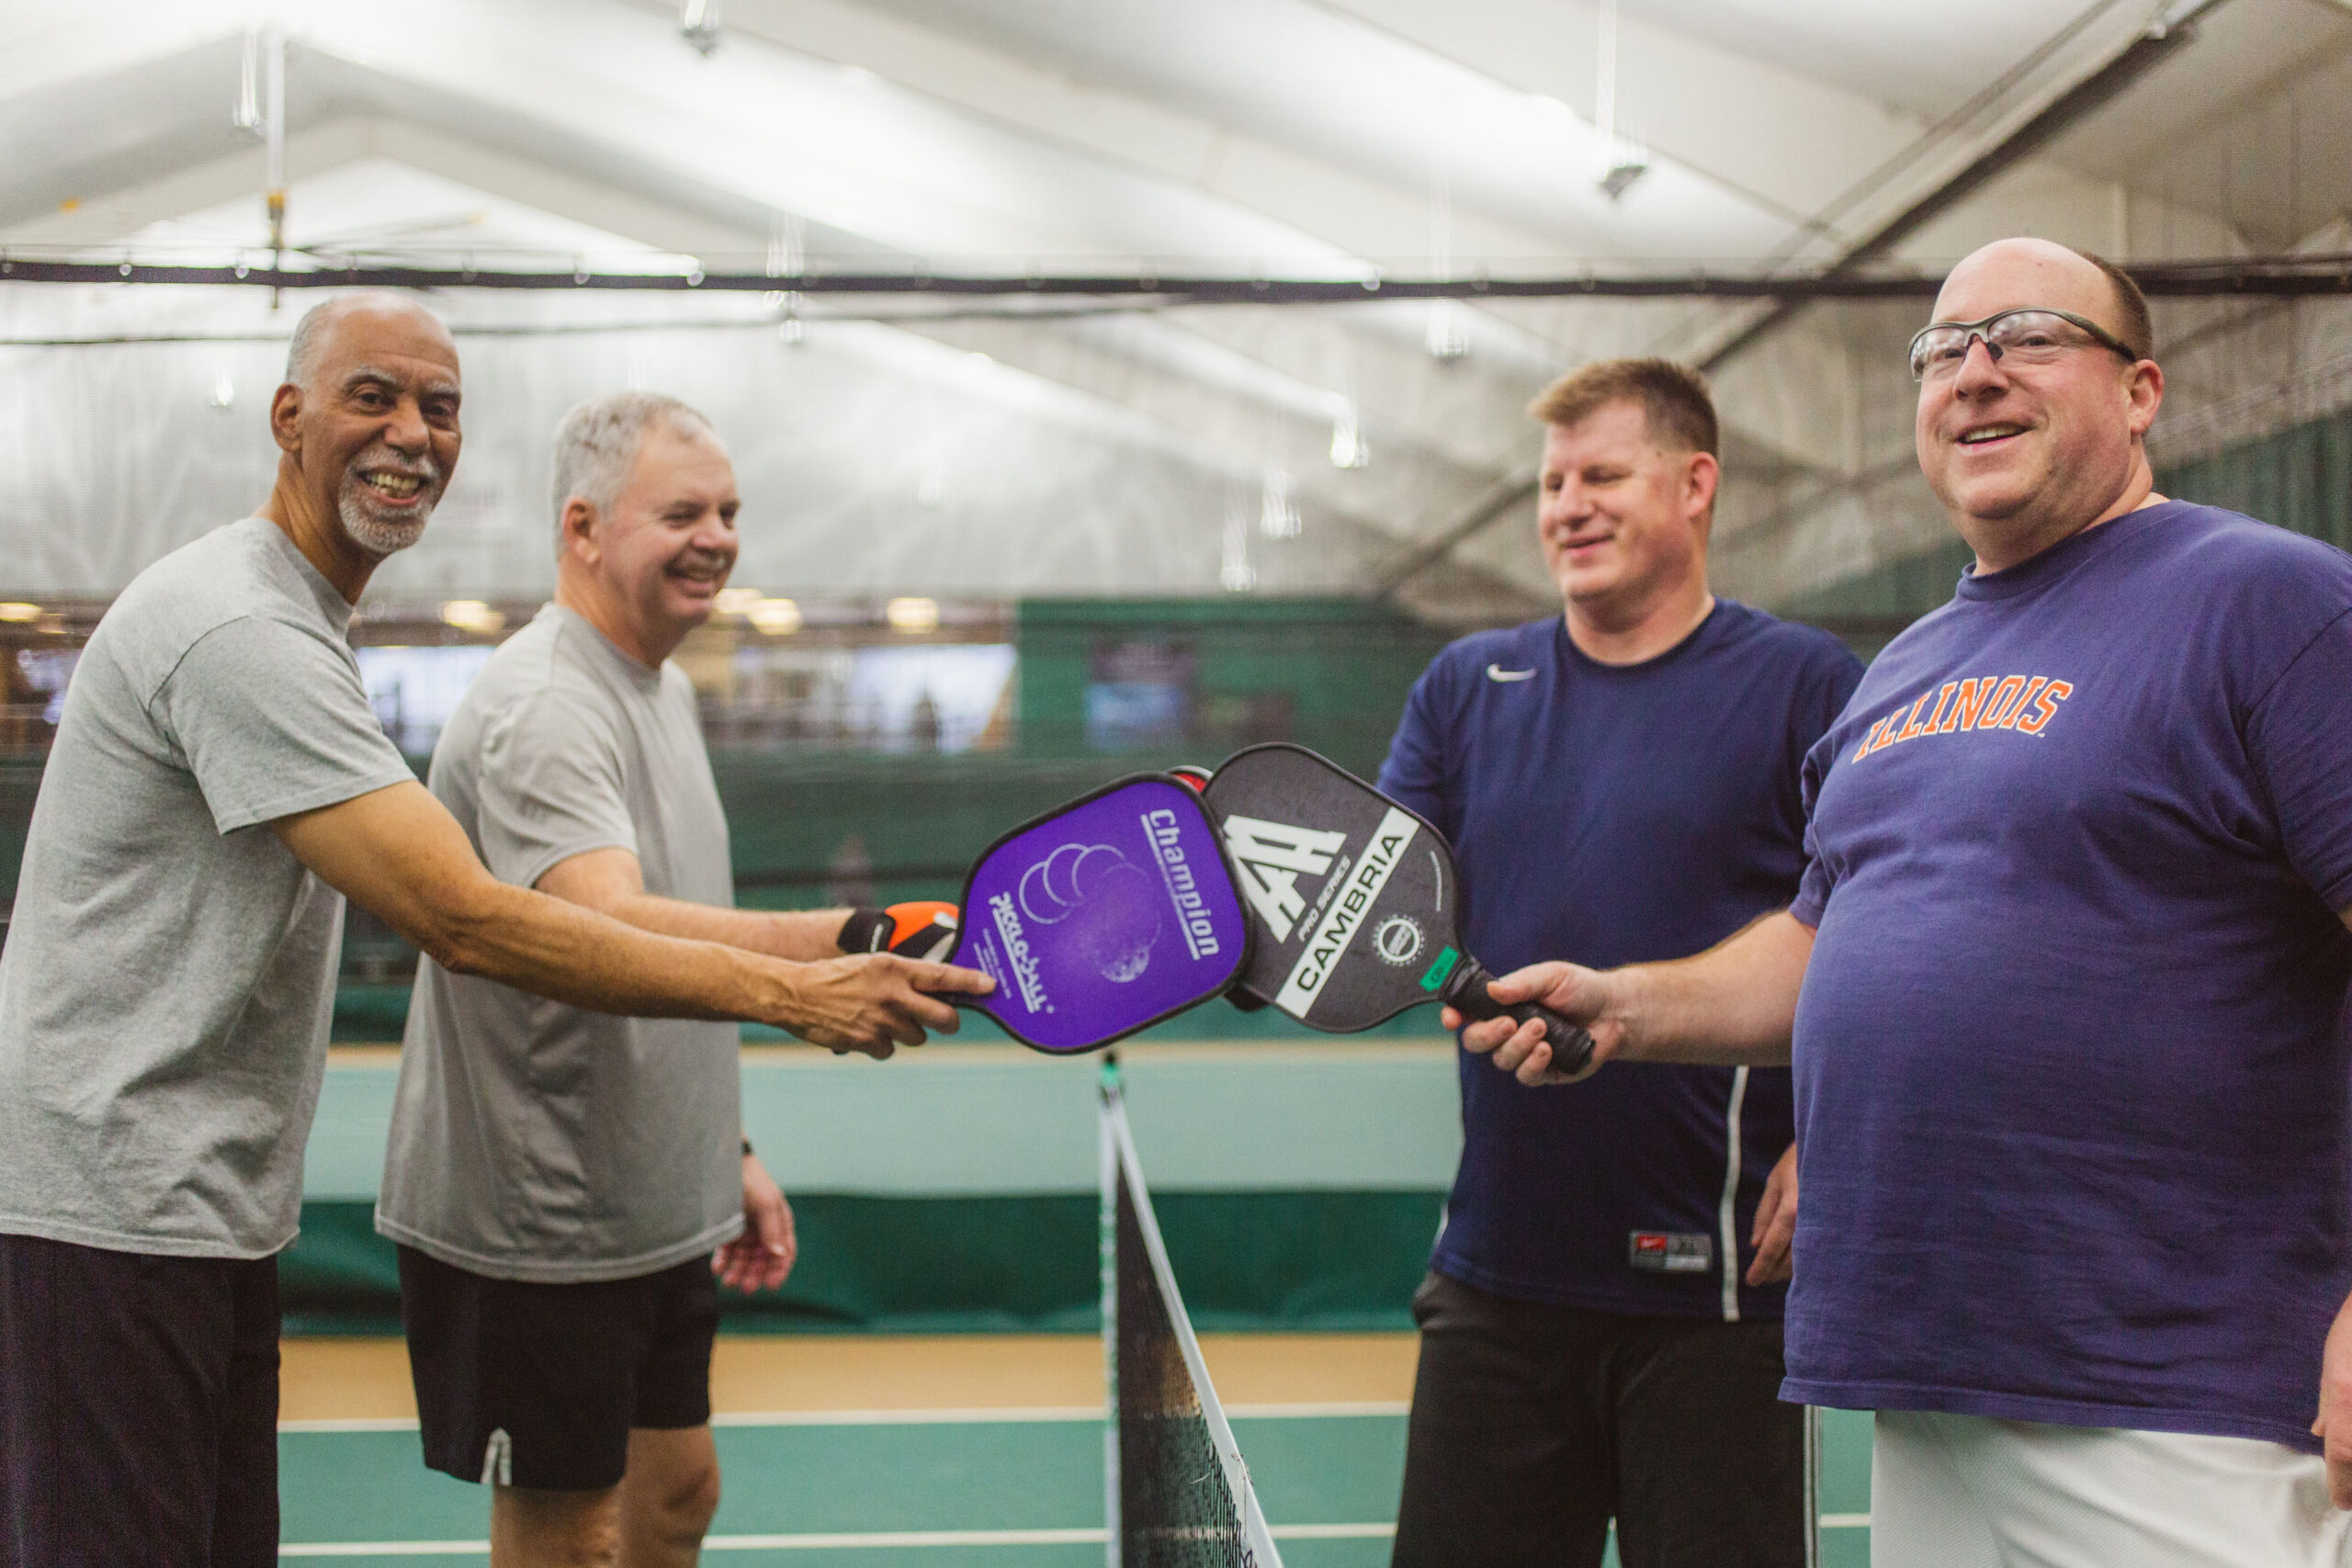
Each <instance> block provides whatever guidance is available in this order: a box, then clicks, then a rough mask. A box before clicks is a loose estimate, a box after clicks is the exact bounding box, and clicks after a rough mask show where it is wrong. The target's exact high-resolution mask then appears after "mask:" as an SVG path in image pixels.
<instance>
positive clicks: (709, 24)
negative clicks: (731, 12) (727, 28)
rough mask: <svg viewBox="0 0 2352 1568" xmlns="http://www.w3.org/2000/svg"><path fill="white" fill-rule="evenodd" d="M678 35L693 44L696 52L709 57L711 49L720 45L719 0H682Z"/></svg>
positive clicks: (679, 9)
mask: <svg viewBox="0 0 2352 1568" xmlns="http://www.w3.org/2000/svg"><path fill="white" fill-rule="evenodd" d="M678 36H679V37H680V38H682V39H685V40H686V42H687V43H688V44H690V45H692V46H693V48H694V51H695V53H696V54H699V55H702V56H703V57H704V58H706V59H707V58H708V57H709V55H710V51H712V50H714V49H717V48H718V0H680V4H679V6H678Z"/></svg>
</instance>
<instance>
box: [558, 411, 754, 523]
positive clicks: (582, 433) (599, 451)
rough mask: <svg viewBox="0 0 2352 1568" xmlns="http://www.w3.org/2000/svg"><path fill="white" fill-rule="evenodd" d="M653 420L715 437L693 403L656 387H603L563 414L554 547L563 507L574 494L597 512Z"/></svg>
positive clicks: (617, 487)
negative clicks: (617, 389)
mask: <svg viewBox="0 0 2352 1568" xmlns="http://www.w3.org/2000/svg"><path fill="white" fill-rule="evenodd" d="M657 424H662V425H667V426H668V427H669V428H670V429H671V430H672V431H673V432H674V433H676V434H679V435H684V436H688V437H694V436H708V437H709V438H710V439H711V440H713V441H716V440H718V432H717V431H716V430H714V429H712V428H711V424H710V421H708V420H707V419H705V418H704V417H703V416H702V414H701V413H700V412H697V411H696V410H695V409H694V408H693V407H692V406H690V405H688V404H686V403H682V402H680V401H679V400H677V399H675V398H673V397H668V396H665V395H663V394H662V393H660V392H607V393H606V394H605V396H603V397H601V398H591V399H589V400H587V401H586V402H584V403H582V404H581V405H580V406H579V407H578V408H575V409H573V410H572V411H571V412H570V413H568V414H565V415H564V416H563V423H561V424H559V425H557V426H556V430H555V483H554V485H553V486H552V487H550V488H551V491H552V494H551V499H552V500H553V501H554V502H555V547H556V553H557V554H559V555H560V554H561V553H562V552H563V509H564V508H565V507H566V506H567V505H569V504H570V503H571V498H572V497H573V496H575V495H576V496H578V497H579V498H580V499H581V500H582V501H584V502H587V503H588V504H589V505H591V506H593V507H594V508H595V509H596V511H597V512H598V513H600V514H601V513H605V512H607V511H609V510H610V509H611V507H612V504H613V501H614V499H615V498H616V497H617V496H618V495H619V494H620V492H621V486H622V485H623V484H624V483H626V482H627V481H628V471H629V469H631V468H635V467H636V466H637V454H638V452H639V449H640V448H641V447H643V446H644V445H645V433H646V432H647V431H649V430H650V429H652V428H653V426H655V425H657Z"/></svg>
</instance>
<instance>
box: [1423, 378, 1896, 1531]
mask: <svg viewBox="0 0 2352 1568" xmlns="http://www.w3.org/2000/svg"><path fill="white" fill-rule="evenodd" d="M1531 412H1532V413H1533V414H1534V415H1535V417H1536V418H1537V419H1538V420H1539V421H1541V422H1542V423H1543V424H1544V426H1545V435H1544V465H1543V478H1542V500H1541V504H1540V507H1539V513H1538V527H1539V531H1540V536H1541V539H1542V544H1543V548H1544V557H1545V558H1546V560H1547V561H1548V562H1549V563H1550V566H1551V568H1552V571H1553V574H1554V578H1555V581H1556V582H1557V584H1558V587H1559V590H1560V595H1561V599H1562V602H1563V605H1564V608H1565V614H1564V615H1554V616H1547V617H1546V618H1545V619H1544V620H1541V621H1536V622H1532V623H1530V624H1529V625H1526V626H1519V627H1515V628H1513V629H1511V630H1510V631H1502V632H1489V633H1484V634H1481V635H1478V636H1476V637H1465V638H1464V639H1463V640H1462V641H1460V642H1457V643H1455V644H1454V645H1453V647H1451V648H1449V649H1446V650H1445V652H1443V653H1442V654H1441V655H1439V657H1438V659H1437V660H1436V662H1435V663H1433V664H1432V665H1431V666H1430V669H1429V671H1428V672H1427V673H1426V674H1424V675H1423V676H1422V677H1421V679H1420V681H1419V682H1417V683H1416V684H1415V686H1414V688H1413V694H1412V698H1411V700H1410V702H1409V703H1408V705H1407V707H1406V710H1405V717H1404V722H1403V724H1402V725H1401V726H1400V727H1399V728H1398V730H1397V739H1396V743H1395V745H1394V746H1393V747H1392V748H1391V750H1390V751H1389V756H1388V761H1387V765H1386V766H1385V767H1384V768H1383V769H1382V770H1381V774H1380V784H1381V787H1382V788H1383V789H1384V790H1385V791H1386V792H1387V793H1388V794H1389V795H1392V796H1394V797H1395V798H1396V799H1397V800H1399V801H1401V802H1403V803H1404V804H1406V805H1408V806H1409V807H1413V808H1414V809H1415V810H1418V811H1419V812H1420V813H1421V814H1422V815H1423V816H1425V817H1427V818H1430V821H1432V822H1434V823H1435V824H1436V825H1437V826H1438V827H1439V828H1440V829H1442V830H1443V831H1444V833H1445V834H1446V836H1447V838H1449V839H1450V840H1453V845H1454V848H1455V851H1456V852H1457V854H1458V856H1459V858H1460V863H1461V870H1462V916H1463V920H1464V926H1463V933H1464V937H1465V939H1466V941H1467V945H1468V946H1469V948H1470V949H1471V950H1472V951H1474V952H1476V953H1478V954H1480V956H1481V957H1482V958H1484V959H1485V960H1486V962H1487V963H1489V964H1495V965H1497V966H1498V967H1500V966H1508V965H1514V964H1524V963H1527V962H1529V961H1531V960H1532V959H1536V958H1540V957H1543V956H1544V955H1547V954H1551V953H1575V954H1577V957H1579V958H1580V959H1582V960H1584V961H1585V962H1587V963H1590V964H1624V963H1634V962H1638V961H1641V960H1645V959H1656V958H1679V957H1681V956H1682V955H1684V954H1686V953H1695V952H1698V951H1699V950H1700V949H1702V948H1704V947H1707V946H1710V945H1712V944H1713V943H1714V942H1720V941H1722V940H1723V939H1724V938H1725V937H1727V936H1729V935H1731V934H1732V933H1733V932H1734V931H1738V930H1739V929H1740V928H1741V927H1743V926H1745V925H1747V923H1748V922H1749V921H1751V920H1754V919H1757V918H1758V917H1759V916H1762V915H1766V914H1770V913H1771V912H1772V911H1774V910H1777V909H1781V908H1785V907H1786V905H1787V904H1788V902H1789V900H1790V899H1791V898H1792V897H1794V896H1795V894H1796V890H1797V886H1798V879H1799V877H1800V876H1801V875H1802V874H1803V873H1804V805H1803V801H1802V798H1801V795H1800V776H1801V769H1802V766H1803V762H1804V755H1805V751H1806V750H1807V749H1808V748H1810V747H1811V746H1812V745H1813V743H1814V742H1815V739H1818V738H1819V737H1820V735H1821V733H1822V732H1823V730H1825V729H1826V728H1828V725H1829V723H1830V721H1831V720H1832V719H1833V718H1835V717H1836V716H1837V715H1838V710H1839V709H1840V708H1842V707H1844V706H1845V704H1846V699H1847V697H1848V696H1849V694H1851V693H1852V691H1853V689H1854V684H1855V682H1856V681H1857V680H1858V679H1860V673H1861V670H1860V665H1859V664H1857V663H1856V662H1855V660H1854V657H1853V655H1852V654H1850V653H1849V652H1847V651H1846V649H1844V648H1843V647H1842V646H1841V645H1840V644H1839V643H1838V641H1837V639H1836V638H1834V637H1829V636H1828V635H1826V633H1822V632H1818V631H1814V630H1810V629H1808V628H1805V627H1802V626H1790V625H1788V624H1786V623H1784V622H1781V621H1777V620H1774V619H1773V618H1772V617H1771V616H1770V615H1763V614H1760V613H1758V612H1757V611H1755V610H1751V609H1748V608H1747V607H1746V606H1745V605H1741V604H1732V603H1730V602H1728V601H1720V600H1717V599H1716V598H1714V597H1713V595H1712V594H1711V593H1710V592H1708V588H1707V558H1706V543H1707V532H1708V525H1709V522H1710V519H1711V515H1712V510H1713V503H1714V495H1715V483H1716V478H1717V468H1716V459H1715V413H1714V409H1713V404H1712V403H1711V401H1710V400H1709V398H1708V395H1707V389H1706V384H1705V382H1704V381H1702V379H1701V378H1699V376H1698V375H1697V374H1696V373H1694V372H1692V371H1691V370H1688V369H1685V368H1683V367H1680V366H1677V365H1672V364H1669V363H1667V362H1665V361H1663V360H1618V361H1612V362H1610V363H1608V364H1602V365H1594V366H1588V367H1585V368H1583V369H1581V370H1578V371H1577V372H1576V373H1575V374H1573V375H1571V376H1569V377H1567V378H1566V379H1564V380H1563V381H1561V382H1560V383H1559V384H1557V385H1556V386H1555V387H1553V388H1552V389H1550V390H1548V391H1547V392H1545V393H1544V396H1543V397H1541V398H1539V399H1538V400H1536V402H1535V404H1534V407H1533V408H1532V411H1531ZM1461 1081H1462V1119H1463V1130H1464V1147H1463V1155H1462V1166H1461V1170H1460V1173H1459V1174H1458V1175H1457V1176H1456V1178H1455V1180H1454V1185H1453V1199H1452V1201H1451V1203H1450V1204H1449V1206H1448V1209H1447V1214H1446V1224H1445V1229H1444V1232H1443V1234H1442V1235H1441V1236H1440V1237H1439V1241H1438V1246H1437V1251H1436V1255H1435V1257H1434V1258H1432V1259H1431V1260H1430V1277H1429V1279H1428V1280H1426V1281H1425V1282H1424V1283H1423V1285H1422V1287H1421V1290H1420V1291H1419V1293H1418V1295H1417V1296H1416V1299H1415V1302H1414V1312H1415V1316H1416V1317H1417V1318H1418V1319H1419V1323H1420V1325H1421V1330H1422V1337H1421V1360H1420V1369H1419V1377H1418V1379H1417V1381H1416V1383H1415V1387H1414V1394H1413V1416H1412V1426H1411V1435H1410V1439H1409V1443H1408V1457H1407V1461H1406V1479H1405V1494H1404V1502H1403V1506H1402V1508H1401V1510H1400V1515H1401V1517H1400V1518H1399V1520H1398V1524H1397V1546H1396V1562H1397V1563H1398V1564H1400V1565H1401V1564H1447V1565H1453V1564H1462V1563H1469V1562H1476V1563H1478V1564H1480V1565H1481V1568H1507V1565H1509V1564H1514V1563H1528V1564H1535V1563H1542V1564H1546V1565H1551V1564H1572V1563H1582V1564H1598V1563H1599V1562H1600V1561H1601V1556H1602V1552H1603V1550H1604V1548H1605V1546H1606V1543H1607V1540H1608V1533H1609V1522H1610V1520H1611V1517H1615V1519H1616V1520H1617V1527H1618V1540H1619V1547H1620V1551H1621V1552H1622V1554H1623V1560H1624V1562H1626V1563H1627V1564H1628V1565H1629V1568H1645V1565H1647V1564H1652V1563H1658V1564H1681V1563H1702V1562H1703V1563H1706V1564H1708V1565H1709V1568H1739V1565H1741V1564H1758V1565H1771V1568H1780V1565H1783V1564H1785V1565H1788V1568H1798V1565H1801V1564H1803V1563H1804V1562H1806V1561H1808V1558H1807V1554H1806V1542H1807V1540H1808V1531H1809V1529H1810V1528H1811V1526H1810V1517H1811V1514H1812V1505H1811V1499H1810V1488H1809V1486H1808V1484H1807V1479H1808V1477H1807V1467H1806V1463H1805V1455H1806V1451H1807V1431H1806V1426H1805V1416H1804V1412H1803V1411H1801V1410H1800V1409H1799V1408H1797V1407H1796V1406H1793V1405H1787V1404H1781V1403H1780V1398H1779V1394H1780V1384H1781V1376H1782V1366H1781V1322H1780V1319H1781V1295H1782V1287H1781V1285H1780V1284H1779V1283H1778V1282H1777V1281H1778V1280H1781V1279H1784V1278H1786V1266H1785V1258H1786V1250H1787V1235H1788V1231H1789V1227H1790V1225H1791V1224H1792V1219H1793V1210H1794V1207H1795V1204H1794V1186H1793V1180H1794V1170H1793V1162H1792V1160H1790V1159H1789V1157H1788V1156H1789V1153H1790V1148H1791V1145H1790V1140H1791V1137H1792V1126H1791V1109H1790V1100H1791V1096H1790V1086H1789V1076H1788V1074H1787V1073H1785V1072H1783V1071H1781V1070H1779V1069H1777V1068H1770V1067H1763V1068H1754V1069H1751V1068H1748V1067H1745V1066H1737V1067H1728V1066H1641V1067H1634V1068H1628V1069H1625V1070H1623V1071H1619V1072H1615V1073H1611V1074H1606V1075H1604V1076H1602V1077H1599V1078H1596V1079H1594V1080H1592V1081H1591V1082H1590V1083H1588V1084H1583V1085H1580V1086H1578V1087H1577V1088H1576V1089H1572V1090H1568V1091H1566V1092H1565V1093H1564V1092H1559V1091H1555V1090H1548V1089H1530V1088H1526V1087H1523V1086H1521V1084H1518V1083H1515V1082H1513V1081H1512V1080H1511V1079H1510V1078H1508V1077H1502V1076H1500V1075H1498V1074H1496V1073H1493V1072H1490V1071H1488V1070H1487V1068H1486V1066H1485V1065H1484V1064H1483V1063H1480V1062H1478V1061H1476V1059H1474V1058H1472V1057H1470V1056H1467V1055H1464V1057H1463V1060H1462V1075H1461ZM1768 1173H1770V1177H1769V1185H1768ZM1776 1217H1777V1218H1778V1220H1779V1224H1778V1226H1777V1227H1775V1226H1774V1225H1773V1224H1772V1221H1773V1220H1774V1219H1775V1218H1776ZM1758 1238H1761V1239H1762V1242H1763V1245H1762V1247H1760V1248H1759V1247H1758V1246H1757V1239H1758ZM1743 1274H1744V1275H1745V1279H1744V1280H1743Z"/></svg>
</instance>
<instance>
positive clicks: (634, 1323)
mask: <svg viewBox="0 0 2352 1568" xmlns="http://www.w3.org/2000/svg"><path fill="white" fill-rule="evenodd" d="M400 1253H401V1323H402V1324H403V1325H405V1326H406V1328H407V1330H408V1354H409V1369H410V1371H411V1374H412V1375H413V1377H414V1379H415V1381H416V1408H417V1413H418V1416H420V1418H421V1422H420V1424H421V1426H422V1428H423V1431H424V1462H425V1463H426V1464H427V1465H428V1466H430V1467H431V1468H433V1469H435V1470H438V1471H442V1472H447V1474H450V1475H454V1476H456V1477H458V1479H459V1480H460V1481H480V1482H484V1483H495V1484H497V1485H502V1486H531V1487H544V1488H547V1489H549V1490H554V1491H564V1492H594V1491H602V1490H603V1489H605V1487H608V1486H617V1485H618V1484H620V1479H621V1474H622V1472H624V1471H626V1470H627V1469H628V1434H629V1429H630V1428H631V1427H673V1428H674V1427H700V1426H704V1425H706V1424H707V1423H708V1422H709V1420H710V1346H711V1340H712V1339H713V1338H714V1337H716V1336H717V1335H718V1280H716V1279H714V1278H713V1277H712V1275H711V1272H710V1259H709V1258H702V1257H696V1258H688V1259H687V1260H686V1261H685V1262H684V1263H680V1264H677V1265H674V1266H673V1267H672V1268H668V1269H662V1270H661V1271H660V1272H659V1273H654V1274H640V1275H638V1276H637V1277H636V1278H634V1279H628V1280H599V1281H597V1282H594V1283H593V1284H577V1285H574V1284H561V1285H547V1284H536V1283H532V1282H528V1281H525V1280H492V1279H490V1278H487V1277H486V1276H484V1275H481V1274H475V1273H471V1272H469V1271H468V1270H466V1269H456V1268H452V1267H451V1266H450V1265H448V1264H447V1263H443V1262H440V1261H439V1260H437V1259H435V1258H428V1257H426V1256H425V1255H424V1253H422V1252H419V1251H417V1250H416V1249H415V1248H414V1247H401V1249H400Z"/></svg>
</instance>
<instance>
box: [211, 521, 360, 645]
mask: <svg viewBox="0 0 2352 1568" xmlns="http://www.w3.org/2000/svg"><path fill="white" fill-rule="evenodd" d="M236 526H237V527H240V528H244V529H248V530H251V531H252V532H253V533H254V536H255V537H257V538H259V539H260V540H261V541H262V544H263V547H265V548H266V549H268V550H270V551H272V552H274V553H275V554H276V555H277V558H279V559H280V560H282V561H285V562H286V563H287V564H288V565H289V566H290V567H292V568H293V569H294V573H295V575H296V576H297V577H299V578H300V580H301V582H302V586H303V587H305V588H307V589H309V590H310V591H311V598H313V599H315V600H317V601H318V605H319V614H320V615H324V616H325V617H326V618H327V624H328V625H329V626H333V627H334V629H335V631H336V632H337V633H338V634H340V635H345V636H348V635H349V633H350V630H351V610H352V604H351V601H350V600H348V599H346V598H345V597H344V596H343V590H342V589H340V588H337V587H336V586H335V585H334V583H332V582H329V581H327V575H326V573H324V572H322V571H321V570H319V569H318V568H317V567H315V566H312V565H311V558H310V557H308V556H306V555H304V554H303V553H302V547H300V545H297V544H296V543H295V542H294V540H293V539H292V537H291V536H288V534H287V532H286V530H285V529H283V528H281V527H279V526H278V525H277V524H275V523H273V522H271V521H270V520H269V519H268V518H266V517H263V516H259V515H255V516H252V517H248V518H246V519H245V520H244V521H243V523H240V524H237V525H236Z"/></svg>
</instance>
